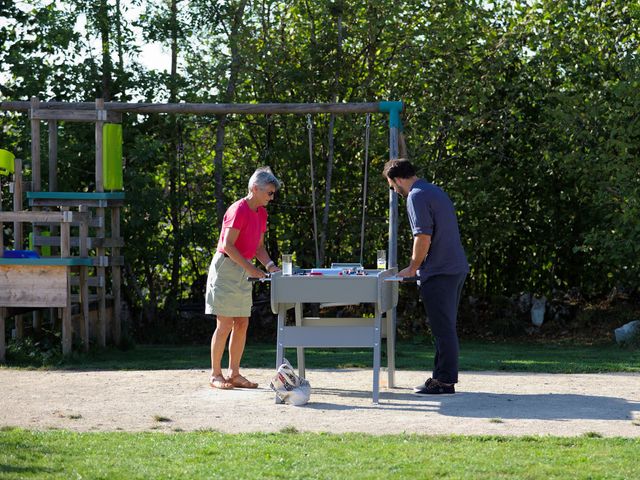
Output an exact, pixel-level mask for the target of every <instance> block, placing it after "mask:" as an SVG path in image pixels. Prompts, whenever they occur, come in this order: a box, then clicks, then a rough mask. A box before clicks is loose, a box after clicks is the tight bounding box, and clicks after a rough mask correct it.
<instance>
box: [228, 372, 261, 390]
mask: <svg viewBox="0 0 640 480" xmlns="http://www.w3.org/2000/svg"><path fill="white" fill-rule="evenodd" d="M229 382H231V385H233V386H234V387H237V388H258V384H257V383H253V382H250V381H249V380H247V379H246V378H244V377H243V376H242V375H240V374H238V375H236V376H234V377H229Z"/></svg>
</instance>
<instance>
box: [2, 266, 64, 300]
mask: <svg viewBox="0 0 640 480" xmlns="http://www.w3.org/2000/svg"><path fill="white" fill-rule="evenodd" d="M0 284H2V287H3V288H1V289H0V306H2V307H64V306H66V304H67V297H68V290H67V268H66V267H62V266H29V265H0Z"/></svg>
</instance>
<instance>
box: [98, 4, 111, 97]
mask: <svg viewBox="0 0 640 480" xmlns="http://www.w3.org/2000/svg"><path fill="white" fill-rule="evenodd" d="M98 22H99V26H100V43H101V47H102V98H104V101H105V102H110V101H111V70H112V68H111V51H110V48H109V7H108V5H107V0H100V6H99V13H98Z"/></svg>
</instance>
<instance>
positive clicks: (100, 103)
mask: <svg viewBox="0 0 640 480" xmlns="http://www.w3.org/2000/svg"><path fill="white" fill-rule="evenodd" d="M96 110H97V111H98V110H104V98H96ZM103 127H104V121H102V120H98V121H96V165H95V166H96V191H97V192H104V178H103V175H104V174H103V171H102V164H103V162H104V155H103V152H102V137H103V132H102V130H103ZM100 216H102V217H103V216H104V215H100Z"/></svg>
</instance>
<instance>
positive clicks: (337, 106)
mask: <svg viewBox="0 0 640 480" xmlns="http://www.w3.org/2000/svg"><path fill="white" fill-rule="evenodd" d="M95 108H96V107H95V103H93V102H42V103H41V104H40V109H41V110H58V111H60V110H95ZM104 108H105V109H106V110H107V111H109V112H131V113H187V114H196V115H197V114H200V115H207V114H214V115H226V114H233V113H238V114H257V115H261V114H273V113H280V114H286V113H293V114H305V113H336V114H345V113H379V112H380V104H379V103H378V102H365V103H126V102H107V103H105V104H104ZM28 109H29V102H19V101H16V102H1V103H0V110H6V111H27V110H28Z"/></svg>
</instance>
